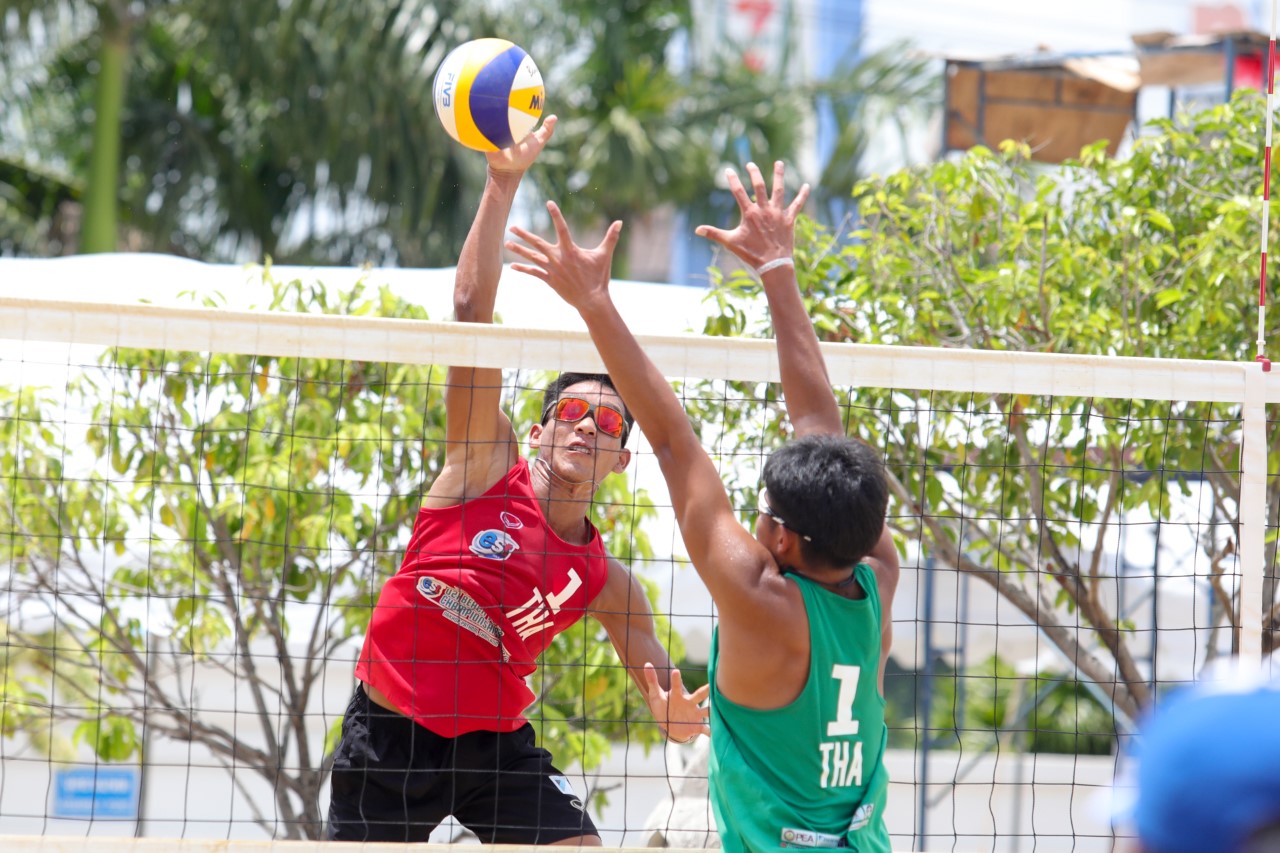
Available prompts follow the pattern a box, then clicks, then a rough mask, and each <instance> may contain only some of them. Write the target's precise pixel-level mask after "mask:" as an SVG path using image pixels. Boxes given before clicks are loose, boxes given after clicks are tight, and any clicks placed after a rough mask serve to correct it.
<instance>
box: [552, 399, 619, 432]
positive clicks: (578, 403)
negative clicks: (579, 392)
mask: <svg viewBox="0 0 1280 853" xmlns="http://www.w3.org/2000/svg"><path fill="white" fill-rule="evenodd" d="M552 409H554V410H555V419H556V420H558V421H565V422H567V423H574V424H576V423H577V422H578V421H580V420H582V419H583V418H585V417H587V416H588V415H590V416H591V419H592V420H593V421H595V424H596V429H598V430H600V431H601V432H603V433H605V434H606V435H611V436H613V437H614V438H620V439H622V441H623V443H624V444H625V443H626V440H627V419H626V417H625V416H624V415H623V414H622V412H620V411H618V410H617V409H615V408H614V407H613V406H606V405H605V404H604V403H601V404H599V405H597V406H592V405H591V404H590V403H589V402H587V401H586V400H584V399H582V398H581V397H561V398H560V399H559V400H556V402H555V403H554V404H553V405H552V406H551V407H549V408H548V409H547V411H544V412H543V413H542V420H543V422H544V423H545V422H546V420H547V415H548V414H549V413H550V412H551V411H552Z"/></svg>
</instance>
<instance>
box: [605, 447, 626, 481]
mask: <svg viewBox="0 0 1280 853" xmlns="http://www.w3.org/2000/svg"><path fill="white" fill-rule="evenodd" d="M630 464H631V451H630V450H627V449H626V448H625V447H624V448H623V449H622V452H621V453H619V454H618V461H617V462H615V463H613V467H612V468H610V469H609V470H610V471H611V472H612V473H614V474H621V473H622V472H623V471H625V470H627V466H628V465H630Z"/></svg>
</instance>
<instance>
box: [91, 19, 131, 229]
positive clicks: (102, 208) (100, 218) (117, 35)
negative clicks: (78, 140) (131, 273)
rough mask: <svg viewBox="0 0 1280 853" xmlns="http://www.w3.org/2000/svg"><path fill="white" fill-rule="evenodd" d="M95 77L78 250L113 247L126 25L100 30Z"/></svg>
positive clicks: (126, 58)
mask: <svg viewBox="0 0 1280 853" xmlns="http://www.w3.org/2000/svg"><path fill="white" fill-rule="evenodd" d="M98 63H99V68H98V81H97V91H96V93H95V96H94V117H93V150H92V152H91V153H90V157H89V177H88V181H87V182H86V187H85V204H84V225H83V229H82V231H81V241H80V250H81V251H82V252H84V253H86V254H88V253H93V252H114V251H115V250H116V234H117V230H116V218H117V217H116V213H117V204H118V198H119V187H120V120H121V113H122V112H123V110H124V96H125V79H126V78H127V76H128V66H129V29H128V27H127V26H118V27H113V28H111V29H109V30H104V31H103V33H102V49H101V51H100V52H99V53H98Z"/></svg>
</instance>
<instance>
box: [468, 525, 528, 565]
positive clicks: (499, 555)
mask: <svg viewBox="0 0 1280 853" xmlns="http://www.w3.org/2000/svg"><path fill="white" fill-rule="evenodd" d="M519 549H520V545H519V543H517V542H516V540H514V539H512V538H511V534H510V533H508V532H507V531H505V530H481V531H480V532H479V533H477V534H476V535H475V538H474V539H472V540H471V553H472V554H475V555H476V556H477V557H484V558H485V559H486V560H505V559H507V558H508V557H510V556H511V555H512V554H514V553H515V552H516V551H518V550H519Z"/></svg>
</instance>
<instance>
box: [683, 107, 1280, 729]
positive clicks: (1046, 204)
mask: <svg viewBox="0 0 1280 853" xmlns="http://www.w3.org/2000/svg"><path fill="white" fill-rule="evenodd" d="M1262 107H1263V103H1262V100H1261V99H1259V98H1258V97H1257V96H1256V95H1251V94H1242V95H1238V96H1237V97H1236V98H1235V100H1233V101H1232V102H1231V103H1230V104H1226V105H1222V106H1218V107H1215V108H1212V109H1210V110H1207V111H1205V112H1204V113H1201V114H1199V115H1196V116H1193V117H1190V118H1188V119H1186V120H1185V121H1183V122H1168V121H1161V122H1156V123H1154V124H1153V125H1152V126H1151V127H1150V128H1148V133H1147V134H1146V135H1144V136H1143V137H1141V138H1140V139H1139V140H1138V142H1137V143H1136V145H1135V146H1134V150H1133V152H1132V153H1131V155H1130V156H1128V157H1127V158H1125V159H1113V158H1111V157H1108V156H1107V155H1106V153H1105V146H1104V144H1103V143H1099V144H1097V145H1092V146H1089V147H1087V148H1085V149H1084V150H1083V151H1082V152H1081V156H1080V158H1079V159H1078V160H1076V161H1073V162H1071V163H1068V164H1065V165H1064V166H1063V167H1061V168H1058V169H1046V168H1043V167H1037V166H1034V165H1033V164H1032V163H1031V162H1030V160H1029V151H1027V149H1026V148H1025V147H1024V146H1020V145H1016V144H1013V143H1006V144H1005V145H1003V146H1001V148H1000V150H999V151H992V150H989V149H986V148H981V147H979V148H975V149H973V150H971V151H969V152H968V153H966V154H965V155H964V156H962V157H959V158H957V159H949V160H945V161H942V162H939V163H935V164H932V165H929V166H927V167H923V168H919V169H913V170H904V171H900V172H896V173H893V174H889V175H885V176H882V177H877V178H874V179H871V180H867V181H864V182H862V183H860V184H859V185H858V187H857V188H856V190H855V192H854V199H855V201H856V204H857V207H858V212H859V216H860V218H859V220H858V222H857V223H856V226H855V227H854V228H853V229H852V231H851V232H850V233H849V234H847V235H834V236H833V235H829V234H828V233H826V232H825V231H824V230H823V229H821V228H818V227H816V226H814V225H813V224H812V223H802V226H801V229H800V233H799V236H798V246H797V268H798V271H799V275H800V280H801V286H802V289H803V291H804V295H805V301H806V304H807V307H808V309H809V312H810V316H812V317H813V318H814V323H815V326H816V328H817V329H818V330H819V335H820V336H821V337H822V338H823V339H825V340H828V341H850V342H860V343H873V344H898V345H913V344H914V345H930V346H941V347H966V348H976V349H988V350H1016V351H1030V352H1057V353H1088V354H1099V355H1135V356H1150V357H1160V358H1228V359H1247V358H1249V357H1250V356H1251V354H1252V353H1251V352H1250V350H1249V340H1250V337H1251V330H1252V328H1253V327H1252V323H1251V322H1250V318H1251V314H1252V308H1253V306H1254V305H1255V304H1256V298H1257V296H1256V289H1255V287H1256V285H1255V284H1254V281H1255V269H1256V251H1257V249H1256V246H1257V242H1258V205H1257V202H1256V200H1255V199H1254V198H1253V195H1254V194H1255V193H1254V191H1253V190H1251V189H1249V188H1250V187H1253V186H1255V184H1256V181H1257V174H1256V173H1257V168H1258V163H1259V162H1260V154H1259V150H1258V141H1259V140H1260V139H1261V133H1262V121H1263V113H1262ZM846 238H847V239H846ZM756 298H758V286H757V285H755V284H754V283H753V282H751V281H750V280H749V279H747V278H745V277H737V278H731V279H729V280H728V281H718V282H717V291H716V299H718V300H719V302H720V304H721V305H723V306H724V307H725V308H726V311H725V313H724V315H723V316H721V317H719V318H715V319H713V320H712V321H710V322H709V324H708V326H707V331H708V332H709V333H712V334H739V333H742V332H744V331H750V332H763V333H767V327H766V328H760V327H752V326H751V323H750V320H749V317H750V316H752V315H751V313H750V312H749V311H748V310H746V304H747V302H748V301H749V300H753V299H756ZM762 391H763V389H761V388H755V389H750V388H741V389H739V388H734V387H732V386H731V387H730V392H733V393H737V394H738V395H739V396H740V397H741V399H742V400H743V403H742V404H741V405H738V404H735V405H733V406H723V404H722V402H721V397H722V396H723V395H722V393H721V392H719V391H717V392H716V393H708V394H707V395H706V396H707V398H708V400H709V402H708V403H707V405H706V406H704V407H703V408H704V409H705V416H706V417H707V418H712V419H718V420H719V421H720V422H724V415H723V414H722V413H723V412H728V413H730V414H729V421H728V422H727V423H726V436H725V438H723V439H722V442H723V443H724V444H725V445H726V446H727V449H728V451H729V452H732V451H733V450H734V449H735V448H736V447H738V446H740V445H742V444H743V443H746V442H752V441H755V440H757V439H754V438H753V437H752V436H753V435H755V434H756V433H757V432H758V431H759V430H761V429H762V428H763V429H766V430H769V432H770V437H769V438H767V439H766V443H767V444H769V445H773V444H776V443H777V442H778V441H779V440H780V439H781V438H782V435H781V431H780V430H779V429H777V428H776V426H773V425H774V424H775V423H776V420H777V419H776V416H775V413H776V409H777V405H776V403H774V402H772V401H770V400H769V399H768V398H767V397H766V396H764V395H763V393H762ZM839 394H840V397H841V400H842V402H843V405H844V406H845V411H846V413H847V420H848V427H849V432H850V433H851V434H854V435H858V436H860V437H861V438H863V439H865V440H866V441H868V442H869V443H871V444H872V445H873V446H875V447H881V448H884V451H885V458H886V462H887V465H888V469H889V472H890V476H891V481H892V482H891V485H892V488H893V491H894V496H895V502H894V504H895V505H894V506H893V507H891V509H890V516H891V517H890V523H891V524H892V525H893V526H894V527H895V528H896V529H897V530H898V531H899V533H900V534H901V535H902V539H903V540H905V541H909V542H916V543H919V544H920V547H921V549H922V551H923V552H924V553H925V554H931V555H933V556H934V557H936V558H937V559H938V560H940V561H941V563H942V564H943V565H948V566H952V567H957V568H960V569H961V570H964V571H967V572H970V573H971V574H972V576H973V577H975V578H977V579H979V580H982V581H984V582H986V583H989V584H991V585H992V586H994V587H996V589H997V590H998V592H999V593H1000V594H1001V595H1003V596H1005V597H1006V598H1008V599H1009V601H1010V602H1011V603H1012V604H1013V605H1014V606H1015V607H1017V608H1018V609H1019V610H1020V611H1021V612H1022V613H1023V614H1024V615H1026V617H1027V618H1029V619H1032V620H1034V621H1037V622H1038V623H1039V624H1040V625H1042V626H1043V627H1045V628H1046V634H1047V636H1049V637H1050V638H1051V639H1052V640H1053V641H1054V642H1055V643H1056V644H1057V645H1058V646H1059V648H1060V649H1061V650H1062V651H1063V653H1064V654H1065V655H1066V656H1067V657H1068V659H1071V660H1077V659H1078V660H1079V661H1080V666H1081V669H1082V671H1083V672H1084V673H1085V674H1086V675H1087V676H1088V677H1091V678H1093V679H1095V680H1096V681H1098V682H1099V683H1107V682H1112V681H1114V678H1115V673H1117V672H1118V673H1119V674H1120V682H1121V685H1120V687H1119V688H1118V689H1116V693H1115V700H1116V703H1117V709H1118V712H1119V713H1122V714H1124V715H1126V716H1129V717H1133V716H1136V714H1137V713H1138V710H1139V708H1140V706H1141V705H1142V704H1144V703H1145V702H1146V701H1147V700H1148V698H1149V693H1148V687H1147V684H1146V679H1145V677H1144V676H1143V675H1142V673H1141V671H1140V670H1139V668H1138V666H1137V665H1136V663H1135V660H1134V654H1133V651H1132V650H1131V649H1130V647H1129V643H1128V636H1129V634H1130V633H1131V629H1130V628H1126V623H1125V621H1124V614H1117V613H1115V612H1113V608H1114V601H1113V600H1111V599H1110V598H1108V597H1107V588H1108V582H1110V584H1111V585H1112V586H1113V585H1114V583H1115V581H1114V578H1115V575H1116V569H1115V567H1114V566H1108V565H1107V564H1106V563H1105V561H1103V559H1102V557H1103V554H1104V552H1105V550H1106V547H1105V542H1106V536H1107V534H1108V531H1113V530H1114V529H1115V526H1116V525H1117V524H1118V523H1119V522H1120V521H1121V520H1122V519H1123V518H1125V517H1126V516H1129V515H1131V514H1133V513H1148V514H1149V515H1150V516H1151V517H1153V518H1158V519H1166V520H1167V519H1168V518H1169V517H1170V512H1171V500H1170V497H1171V495H1174V494H1177V493H1181V494H1184V495H1186V494H1190V493H1191V490H1192V484H1193V482H1202V483H1204V484H1205V485H1207V487H1208V488H1207V497H1206V500H1207V501H1209V502H1210V504H1211V505H1210V506H1209V507H1207V510H1208V511H1209V512H1211V513H1212V514H1213V516H1214V517H1215V518H1216V519H1218V520H1219V524H1218V525H1216V526H1214V527H1211V528H1209V527H1206V528H1204V529H1203V533H1202V535H1201V541H1200V547H1201V548H1202V549H1203V551H1204V555H1203V557H1201V559H1202V560H1203V561H1204V564H1205V565H1208V566H1210V567H1211V574H1212V575H1213V576H1214V577H1219V576H1220V575H1221V573H1222V571H1223V564H1224V562H1226V560H1227V557H1228V556H1229V555H1230V554H1232V553H1233V549H1234V542H1233V540H1234V529H1235V526H1236V525H1237V524H1238V506H1237V496H1238V494H1239V471H1238V464H1237V460H1238V455H1239V447H1238V441H1239V439H1238V429H1239V427H1238V424H1239V417H1240V413H1239V410H1238V407H1236V408H1231V407H1224V406H1220V405H1209V404H1200V403H1188V402H1184V401H1177V400H1171V401H1146V400H1103V399H1093V400H1086V399H1073V398H1056V399H1040V398H1031V397H1028V396H1025V395H1013V394H1000V393H997V394H969V395H961V394H954V393H946V392H931V393H917V392H911V391H903V390H895V389H842V390H840V391H839ZM753 396H756V399H757V400H758V402H757V403H755V404H754V405H752V404H751V402H750V401H751V400H752V398H753ZM713 409H714V415H713V413H712V410H713ZM1271 464H1272V473H1275V469H1276V466H1277V462H1276V461H1275V460H1273V461H1272V463H1271ZM1271 482H1272V485H1271V491H1272V492H1273V493H1274V492H1275V490H1276V486H1275V482H1276V481H1275V479H1274V478H1272V481H1271ZM1275 497H1276V496H1275V495H1274V494H1273V495H1272V502H1271V506H1273V507H1274V506H1276V503H1275ZM1268 549H1269V550H1268V561H1270V559H1271V556H1270V554H1271V551H1272V550H1273V549H1274V543H1272V544H1271V545H1269V546H1268ZM1188 559H1191V555H1188ZM997 579H998V580H997ZM1046 595H1047V596H1048V597H1049V598H1048V600H1045V599H1044V596H1046ZM1268 596H1269V598H1268V604H1270V603H1271V602H1272V600H1273V598H1274V590H1273V589H1272V588H1271V587H1270V586H1269V587H1268ZM1049 600H1052V601H1054V605H1053V606H1048V601H1049ZM1230 618H1231V614H1230V610H1229V609H1228V608H1224V607H1223V606H1222V602H1221V601H1219V602H1217V606H1215V609H1214V612H1213V614H1212V619H1213V621H1214V623H1215V624H1221V623H1225V621H1226V620H1229V619H1230ZM1077 624H1081V625H1084V626H1087V627H1088V628H1089V629H1091V633H1092V635H1093V641H1090V642H1086V643H1085V645H1083V646H1081V645H1079V640H1078V639H1076V635H1075V634H1074V633H1073V632H1074V628H1075V625H1077ZM1095 644H1096V646H1097V650H1096V651H1095V650H1094V649H1093V648H1092V646H1094V645H1095ZM1213 653H1214V650H1212V649H1211V650H1209V657H1211V656H1212V654H1213Z"/></svg>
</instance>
